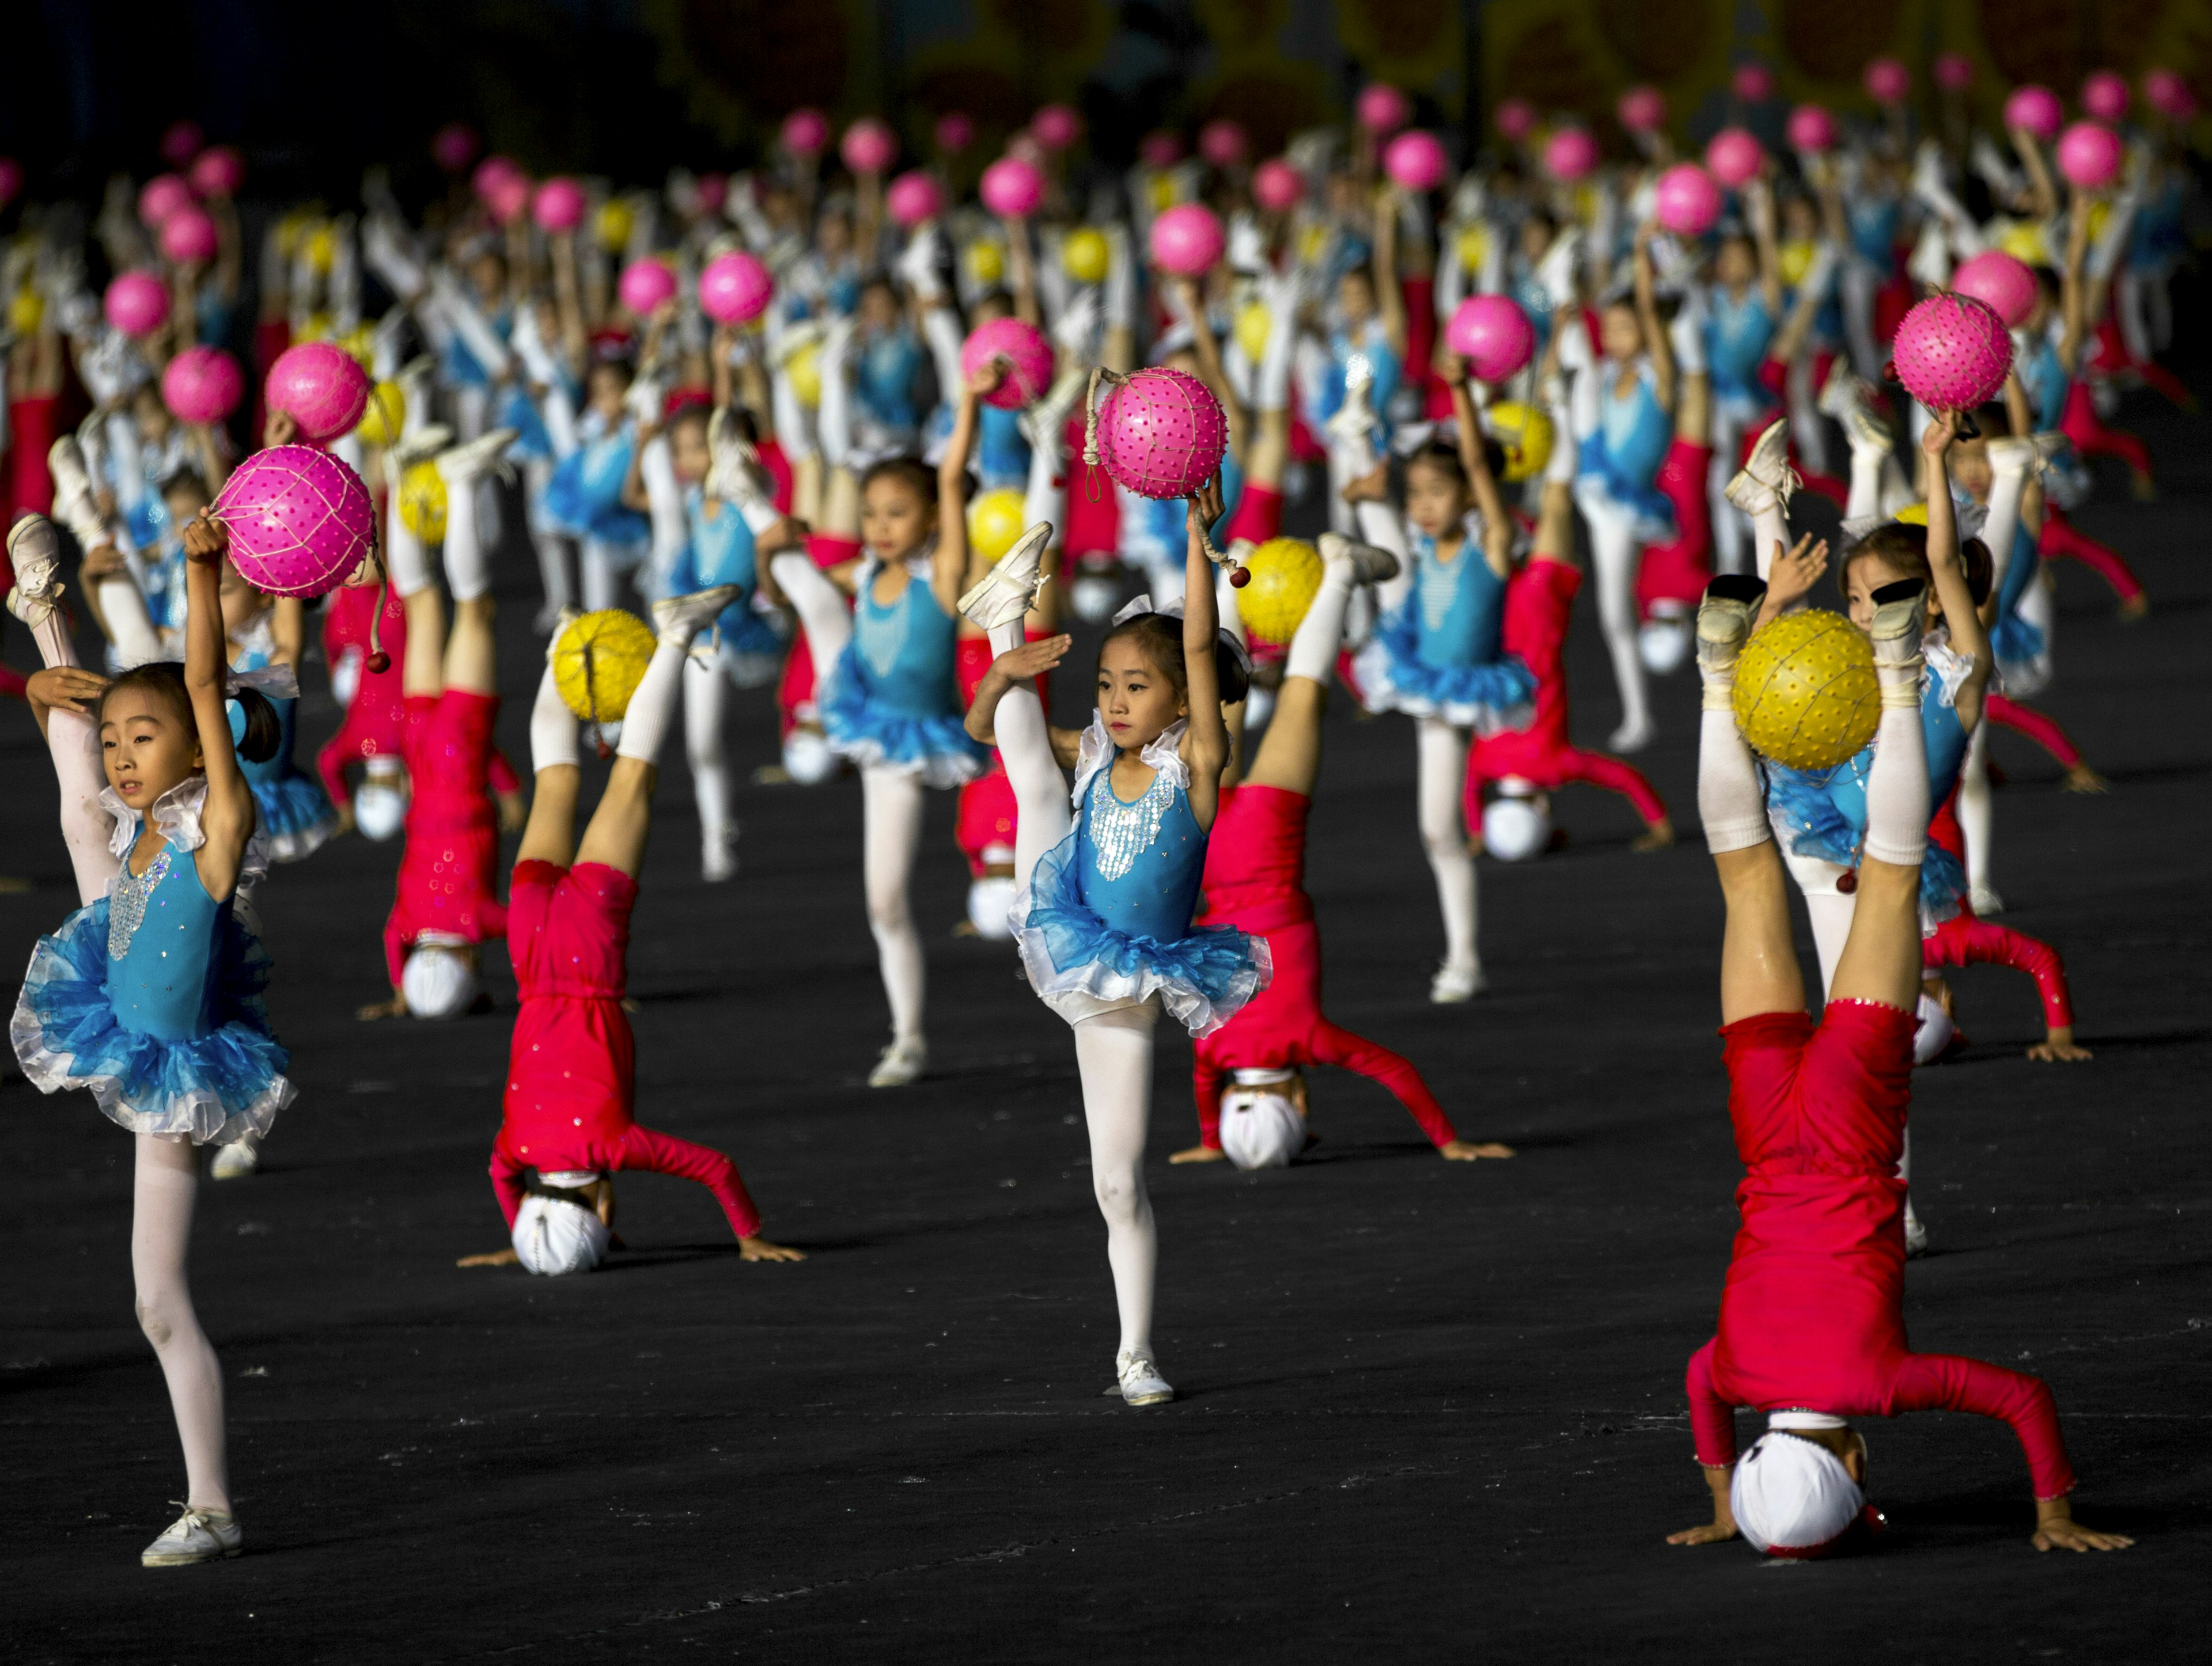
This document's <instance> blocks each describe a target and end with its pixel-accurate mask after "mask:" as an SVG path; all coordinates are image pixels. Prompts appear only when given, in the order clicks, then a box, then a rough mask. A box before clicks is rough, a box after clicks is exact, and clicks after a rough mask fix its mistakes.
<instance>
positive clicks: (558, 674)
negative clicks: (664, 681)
mask: <svg viewBox="0 0 2212 1666" xmlns="http://www.w3.org/2000/svg"><path fill="white" fill-rule="evenodd" d="M652 659H653V629H652V627H650V626H648V625H647V623H646V622H645V621H643V620H642V619H640V618H639V617H638V616H637V615H635V614H634V613H625V612H623V610H622V609H620V608H605V609H601V610H600V611H599V612H598V613H587V614H586V615H583V616H582V617H581V618H580V619H572V620H570V621H568V625H567V626H566V627H563V628H562V632H561V634H560V636H559V638H558V639H556V641H555V642H554V644H553V682H554V686H555V687H556V688H559V689H560V691H561V698H562V700H566V701H567V702H568V709H569V710H570V711H571V712H574V713H575V714H576V716H577V717H578V718H581V719H582V720H583V721H584V722H586V723H613V722H616V721H617V720H618V719H619V718H621V717H622V715H623V712H627V711H629V699H630V696H631V695H632V694H635V693H636V692H637V685H638V684H639V683H641V682H643V681H644V680H645V668H646V666H647V664H648V663H651V661H652Z"/></svg>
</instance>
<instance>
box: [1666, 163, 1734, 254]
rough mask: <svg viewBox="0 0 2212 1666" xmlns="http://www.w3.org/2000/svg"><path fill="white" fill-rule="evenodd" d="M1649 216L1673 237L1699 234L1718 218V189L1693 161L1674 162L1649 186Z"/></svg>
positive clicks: (1719, 194) (1719, 205)
mask: <svg viewBox="0 0 2212 1666" xmlns="http://www.w3.org/2000/svg"><path fill="white" fill-rule="evenodd" d="M1651 215H1652V217H1653V218H1654V219H1655V220H1656V221H1658V222H1659V224H1660V226H1661V227H1662V228H1663V229H1664V230H1667V231H1670V232H1672V233H1674V235H1675V236H1677V237H1703V236H1704V235H1705V233H1707V232H1709V231H1711V230H1712V228H1713V225H1714V222H1715V221H1717V220H1719V218H1720V217H1721V188H1720V186H1719V185H1716V184H1715V183H1714V182H1713V177H1712V175H1711V174H1710V173H1706V172H1705V169H1703V168H1701V167H1699V166H1698V165H1697V164H1696V163H1695V162H1677V163H1676V164H1675V165H1674V167H1670V168H1668V170H1667V171H1666V172H1665V173H1662V174H1661V175H1660V176H1659V183H1658V184H1657V185H1655V186H1654V187H1653V188H1652V195H1651Z"/></svg>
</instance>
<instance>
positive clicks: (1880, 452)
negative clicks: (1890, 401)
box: [1841, 402, 1897, 457]
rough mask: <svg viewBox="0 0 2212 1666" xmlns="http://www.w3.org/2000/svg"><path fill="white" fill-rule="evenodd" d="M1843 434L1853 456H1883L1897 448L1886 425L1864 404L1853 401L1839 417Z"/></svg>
mask: <svg viewBox="0 0 2212 1666" xmlns="http://www.w3.org/2000/svg"><path fill="white" fill-rule="evenodd" d="M1841 421H1842V422H1843V425H1844V438H1845V439H1849V440H1850V444H1851V455H1852V456H1853V457H1862V456H1863V457H1887V456H1888V455H1889V454H1890V453H1891V452H1892V451H1895V450H1896V449H1897V443H1896V441H1895V440H1893V439H1891V438H1890V433H1889V428H1888V427H1887V425H1886V424H1885V423H1884V422H1883V421H1882V420H1881V418H1880V417H1878V416H1876V415H1875V414H1874V413H1873V412H1872V411H1870V410H1869V409H1867V408H1866V407H1865V406H1864V405H1862V404H1859V403H1856V402H1854V403H1853V404H1852V405H1851V407H1850V409H1848V410H1846V411H1845V412H1844V414H1843V416H1842V418H1841Z"/></svg>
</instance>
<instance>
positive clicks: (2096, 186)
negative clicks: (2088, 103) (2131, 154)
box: [2058, 122, 2127, 191]
mask: <svg viewBox="0 0 2212 1666" xmlns="http://www.w3.org/2000/svg"><path fill="white" fill-rule="evenodd" d="M2126 157H2127V146H2126V145H2125V144H2124V143H2123V142H2121V139H2120V136H2119V135H2118V134H2117V133H2115V132H2113V131H2112V129H2111V128H2109V127H2106V126H2105V125H2104V124H2101V123H2099V122H2075V124H2074V125H2073V126H2071V127H2069V128H2068V129H2067V130H2065V132H2063V134H2061V135H2060V136H2059V138H2058V171H2059V172H2060V173H2063V174H2064V175H2065V176H2066V179H2067V183H2068V184H2069V185H2079V186H2081V189H2082V190H2084V191H2101V190H2103V189H2104V188H2105V187H2106V185H2111V184H2112V181H2113V180H2115V179H2118V178H2119V177H2120V164H2121V163H2122V162H2123V161H2125V160H2126Z"/></svg>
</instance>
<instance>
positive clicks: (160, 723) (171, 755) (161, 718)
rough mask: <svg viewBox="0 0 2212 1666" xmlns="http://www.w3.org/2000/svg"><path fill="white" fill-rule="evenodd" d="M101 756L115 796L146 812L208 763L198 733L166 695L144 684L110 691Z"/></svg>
mask: <svg viewBox="0 0 2212 1666" xmlns="http://www.w3.org/2000/svg"><path fill="white" fill-rule="evenodd" d="M100 764H101V766H102V767H103V768H105V769H106V772H107V785H110V786H111V787H113V788H114V789H115V791H116V796H117V797H119V798H121V799H122V800H123V802H124V803H126V804H128V805H130V806H131V809H135V810H137V811H138V812H140V813H141V814H142V815H143V813H144V812H145V810H146V808H147V806H148V805H149V804H151V803H154V801H155V800H156V799H157V798H159V797H161V795H162V794H163V793H165V792H167V791H168V790H169V789H170V788H171V787H173V786H175V785H177V783H178V782H179V781H182V780H184V779H185V778H187V777H189V776H192V775H196V774H197V773H198V772H200V770H201V768H202V767H203V765H202V762H201V760H200V737H199V735H198V733H197V731H196V730H194V729H193V728H192V727H191V725H190V724H186V723H185V721H184V720H183V719H182V718H180V717H179V714H178V713H177V712H176V711H175V709H174V708H173V707H172V706H170V705H169V703H168V702H167V700H163V699H161V697H160V696H159V695H157V694H152V693H151V692H149V690H147V689H144V688H122V689H118V690H117V691H116V692H115V693H114V694H111V695H109V696H108V700H107V705H106V709H105V710H104V711H103V712H101V713H100Z"/></svg>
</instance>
